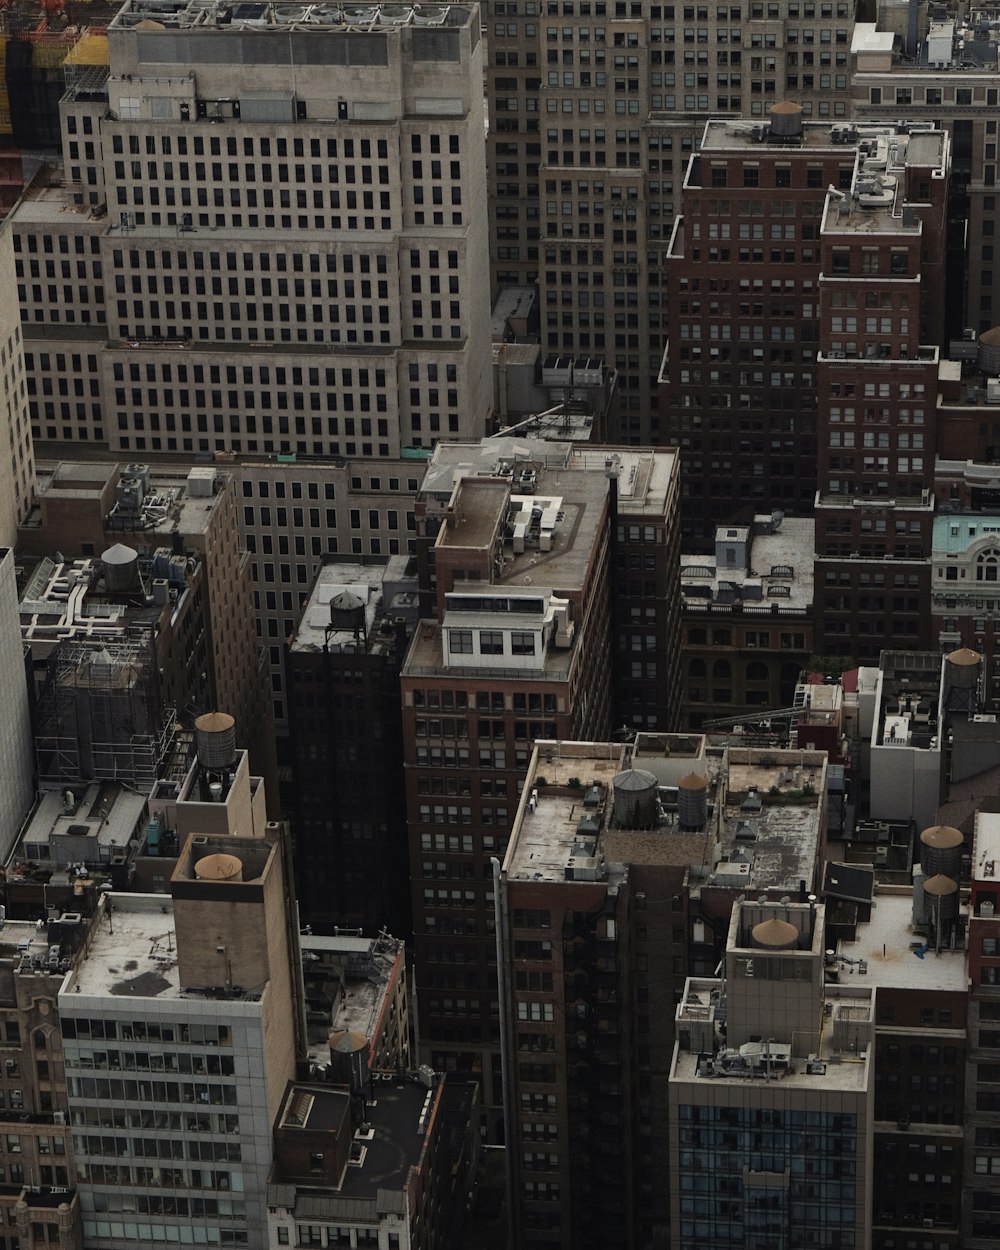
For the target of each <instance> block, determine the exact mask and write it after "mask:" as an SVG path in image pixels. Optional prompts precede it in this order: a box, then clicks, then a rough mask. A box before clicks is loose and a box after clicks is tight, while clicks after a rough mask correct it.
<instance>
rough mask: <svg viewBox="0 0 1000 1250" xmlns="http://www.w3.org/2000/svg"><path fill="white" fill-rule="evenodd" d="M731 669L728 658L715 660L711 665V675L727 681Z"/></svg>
mask: <svg viewBox="0 0 1000 1250" xmlns="http://www.w3.org/2000/svg"><path fill="white" fill-rule="evenodd" d="M731 671H732V670H731V669H730V666H729V661H728V660H716V661H715V663H714V664H713V665H712V676H713V677H715V678H716V679H718V678H720V677H721V678H723V679H724V680H726V681H728V680H729V677H730V675H731Z"/></svg>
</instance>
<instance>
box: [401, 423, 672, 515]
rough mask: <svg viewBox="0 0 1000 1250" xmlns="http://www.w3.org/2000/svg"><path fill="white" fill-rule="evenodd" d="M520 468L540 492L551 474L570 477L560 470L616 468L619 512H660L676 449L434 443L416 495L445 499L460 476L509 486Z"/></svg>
mask: <svg viewBox="0 0 1000 1250" xmlns="http://www.w3.org/2000/svg"><path fill="white" fill-rule="evenodd" d="M525 470H528V471H531V470H534V472H535V477H536V481H535V489H536V491H538V492H540V493H543V494H544V493H559V494H562V493H569V492H565V491H563V490H561V489H560V490H558V491H557V490H556V488H555V486H553V480H558V481H560V482H563V483H565V482H566V481H568V480H570V479H569V478H568V477H567V476H566V475H564V474H562V473H559V470H586V471H588V473H589V474H590V475H591V476H593V477H597V476H598V474H600V476H601V477H602V478H603V477H605V476H606V475H607V474H608V473H609V472H610V471H611V470H617V476H618V508H619V511H620V512H629V513H631V512H641V513H643V514H649V515H657V514H662V513H663V511H664V508H665V505H666V503H667V501H668V499H669V497H670V492H671V490H672V489H675V486H674V483H675V482H676V478H677V473H678V455H677V452H676V451H675V450H672V449H670V448H657V449H656V450H655V451H652V450H650V449H643V450H637V449H635V448H629V447H599V448H592V447H583V446H580V445H579V443H574V442H573V441H572V440H566V441H560V440H559V439H549V438H544V439H542V438H532V437H528V436H525V437H517V436H513V435H500V436H497V437H494V438H484V439H482V440H481V441H480V442H478V443H438V444H437V446H436V447H435V448H434V453H433V455H432V456H431V459H430V461H429V462H428V464H427V469H426V471H425V473H424V478H423V481H422V482H421V484H420V494H421V497H422V498H424V499H427V500H430V499H436V500H437V501H438V502H439V503H442V504H444V503H447V502H448V500H450V498H451V494H452V491H453V490H454V487H455V483H456V482H457V481H458V480H459V478H460V477H466V478H468V477H501V478H506V479H509V480H510V482H511V487H512V489H515V490H516V487H515V481H516V480H520V478H521V477H522V474H523V473H524V472H525Z"/></svg>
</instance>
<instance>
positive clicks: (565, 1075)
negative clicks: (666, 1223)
mask: <svg viewBox="0 0 1000 1250" xmlns="http://www.w3.org/2000/svg"><path fill="white" fill-rule="evenodd" d="M504 890H505V895H506V899H505V902H506V916H507V924H508V926H509V935H508V937H507V950H506V961H507V962H506V967H505V969H504V977H505V993H506V994H507V995H508V1021H509V1026H508V1027H509V1030H510V1039H509V1045H510V1048H511V1060H510V1062H511V1067H512V1091H511V1094H512V1098H513V1103H514V1106H513V1110H512V1113H511V1119H512V1122H513V1130H514V1134H515V1136H514V1141H513V1142H512V1143H511V1144H512V1146H513V1149H514V1151H515V1154H514V1184H515V1187H516V1193H515V1195H514V1213H515V1224H516V1227H518V1228H519V1229H520V1244H521V1245H523V1246H525V1247H528V1246H564V1247H567V1250H568V1248H570V1247H572V1248H573V1250H576V1248H577V1247H581V1248H589V1247H604V1246H621V1247H627V1246H631V1245H633V1244H634V1238H635V1223H636V1221H637V1219H638V1216H639V1213H638V1210H637V1204H636V1202H635V1199H634V1196H633V1192H634V1191H633V1187H634V1186H635V1185H636V1182H637V1180H638V1176H637V1174H636V1171H635V1169H634V1166H633V1152H634V1149H635V1138H634V1135H633V1134H634V1115H635V1110H634V1100H635V1089H634V1084H633V1082H634V1080H635V1069H634V1067H633V1050H632V1046H633V1041H632V1017H631V1011H630V1008H631V1004H632V1002H633V991H632V978H633V975H634V968H633V959H632V955H631V936H632V935H631V923H630V912H631V906H632V900H631V898H630V897H629V891H628V890H627V889H624V888H619V889H618V890H616V891H614V892H611V891H609V890H608V888H607V886H606V885H605V884H603V883H600V884H595V885H590V884H588V883H576V882H573V883H571V884H567V883H553V884H541V883H535V882H530V881H524V880H521V879H515V880H511V879H509V878H508V879H507V881H506V883H505V887H504ZM584 1091H586V1093H587V1100H586V1104H585V1103H584V1100H583V1098H582V1095H583V1093H584ZM598 1126H600V1127H598ZM598 1177H600V1183H597V1179H598Z"/></svg>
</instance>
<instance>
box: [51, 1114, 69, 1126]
mask: <svg viewBox="0 0 1000 1250" xmlns="http://www.w3.org/2000/svg"><path fill="white" fill-rule="evenodd" d="M52 1123H53V1124H65V1123H66V1112H65V1111H53V1112H52Z"/></svg>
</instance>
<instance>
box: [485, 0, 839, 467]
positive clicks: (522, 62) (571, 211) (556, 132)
mask: <svg viewBox="0 0 1000 1250" xmlns="http://www.w3.org/2000/svg"><path fill="white" fill-rule="evenodd" d="M855 7H856V6H855V5H854V4H853V2H852V0H830V2H829V3H823V4H815V3H802V2H800V0H788V2H785V0H781V2H780V3H777V2H772V3H765V0H752V2H751V3H749V4H748V3H739V4H724V5H707V4H701V5H696V4H684V5H681V4H677V5H674V4H667V5H661V4H654V5H642V4H640V3H638V2H637V0H614V2H613V3H606V2H605V0H593V2H592V3H591V0H583V2H582V3H573V4H572V5H568V4H561V5H558V6H556V7H555V8H553V7H552V6H551V5H546V4H541V3H536V2H535V0H526V2H525V3H516V0H515V4H514V7H512V6H511V4H509V3H507V2H506V0H494V2H493V3H491V5H490V10H489V11H490V17H491V19H493V20H492V24H491V27H490V57H491V62H492V63H491V65H490V67H489V77H488V92H489V96H490V99H491V101H492V106H491V135H490V174H491V192H492V212H491V218H492V220H493V221H494V223H495V232H494V239H493V252H492V261H493V276H494V283H495V285H496V286H498V287H502V286H505V285H524V284H526V283H533V282H536V281H537V282H538V287H539V302H540V316H541V334H542V342H543V345H544V346H545V348H546V350H547V351H550V352H556V351H558V352H560V353H564V354H568V355H573V356H597V357H600V358H602V359H604V360H605V361H606V362H607V364H608V365H610V366H612V367H614V368H615V369H616V370H617V371H618V374H619V387H620V392H621V398H620V420H619V427H618V429H617V430H614V429H613V430H612V431H611V436H612V438H614V439H615V440H616V441H619V442H626V443H661V442H662V443H669V444H672V443H673V439H672V438H671V437H670V435H669V434H668V433H667V430H666V427H665V426H664V425H663V424H662V420H661V419H660V418H658V416H657V414H656V405H655V398H656V388H657V377H658V373H659V366H660V357H661V356H662V352H663V347H664V344H665V341H666V328H667V326H666V320H665V308H666V301H665V293H664V291H663V289H662V286H663V281H664V264H665V260H666V256H665V253H666V250H667V248H666V245H667V240H668V239H669V238H670V233H671V226H672V223H673V220H674V217H675V215H676V214H677V212H678V211H679V204H680V200H679V197H680V189H681V185H682V182H683V180H684V173H685V167H686V165H687V163H688V159H689V157H690V155H691V154H692V153H693V152H694V151H695V150H696V147H697V144H698V141H699V139H700V138H701V134H702V131H703V129H704V126H705V122H706V121H707V119H708V118H709V117H719V116H730V117H734V118H737V117H740V116H744V117H759V118H763V117H765V116H767V114H768V112H769V110H770V107H771V105H772V104H774V103H776V102H778V101H781V100H784V99H785V98H790V99H794V100H797V101H800V102H801V104H802V108H803V110H804V112H805V115H806V116H809V117H821V118H830V119H835V118H844V117H847V116H848V110H849V107H850V100H849V96H848V74H849V64H848V61H849V54H850V45H851V37H852V33H853V29H854V12H855Z"/></svg>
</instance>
